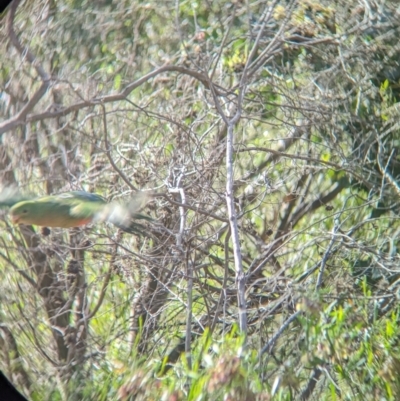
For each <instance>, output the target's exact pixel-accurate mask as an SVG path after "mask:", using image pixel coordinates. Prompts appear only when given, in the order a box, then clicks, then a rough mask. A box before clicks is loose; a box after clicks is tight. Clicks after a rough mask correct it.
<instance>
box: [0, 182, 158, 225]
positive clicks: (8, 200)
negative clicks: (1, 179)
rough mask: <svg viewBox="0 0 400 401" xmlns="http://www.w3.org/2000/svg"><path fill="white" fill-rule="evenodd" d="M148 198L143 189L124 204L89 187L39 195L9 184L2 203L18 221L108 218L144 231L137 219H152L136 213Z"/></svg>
mask: <svg viewBox="0 0 400 401" xmlns="http://www.w3.org/2000/svg"><path fill="white" fill-rule="evenodd" d="M144 199H145V195H144V194H143V193H142V192H140V193H139V194H138V195H137V196H136V197H135V198H134V199H132V200H131V201H130V202H129V203H127V204H125V205H121V204H119V203H117V202H111V203H107V201H106V200H105V199H104V198H103V197H102V196H100V195H97V194H93V193H89V192H85V191H71V192H65V193H61V194H58V195H51V196H44V197H39V198H35V197H29V196H24V195H21V194H20V193H19V192H18V191H17V190H16V189H13V188H12V189H10V188H6V189H4V190H2V192H1V195H0V207H9V208H10V212H9V214H10V219H11V221H12V222H13V223H14V224H27V225H36V226H42V227H61V228H71V227H79V226H83V225H86V224H88V223H92V222H94V223H95V222H104V221H107V222H109V223H112V224H114V225H115V226H117V227H118V228H120V229H121V230H123V231H125V232H128V233H142V232H143V230H144V229H145V227H144V226H143V225H141V224H139V223H137V222H136V221H134V220H138V219H147V220H150V218H149V217H148V216H144V215H141V214H138V213H136V212H137V210H138V209H139V208H140V207H141V206H142V204H143V201H144Z"/></svg>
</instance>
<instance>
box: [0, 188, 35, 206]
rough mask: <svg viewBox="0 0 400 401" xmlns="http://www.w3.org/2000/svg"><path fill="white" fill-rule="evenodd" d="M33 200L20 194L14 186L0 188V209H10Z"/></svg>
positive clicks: (31, 197)
mask: <svg viewBox="0 0 400 401" xmlns="http://www.w3.org/2000/svg"><path fill="white" fill-rule="evenodd" d="M33 198H34V197H33V196H29V195H23V194H21V193H20V192H19V190H18V188H16V187H14V186H10V187H4V188H0V208H5V207H12V206H14V205H15V204H16V203H18V202H22V201H25V200H31V199H33Z"/></svg>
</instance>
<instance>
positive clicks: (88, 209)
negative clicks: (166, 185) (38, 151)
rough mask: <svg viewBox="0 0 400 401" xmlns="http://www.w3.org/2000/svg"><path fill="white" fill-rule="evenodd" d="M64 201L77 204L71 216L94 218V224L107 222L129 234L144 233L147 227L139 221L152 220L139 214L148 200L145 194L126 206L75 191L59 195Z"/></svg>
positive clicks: (138, 195)
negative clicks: (138, 221)
mask: <svg viewBox="0 0 400 401" xmlns="http://www.w3.org/2000/svg"><path fill="white" fill-rule="evenodd" d="M59 196H61V197H63V199H64V201H66V200H67V201H68V202H71V205H72V204H73V203H75V202H76V206H74V207H71V209H70V214H71V216H73V217H74V218H81V219H86V218H93V222H104V221H107V222H109V223H111V224H113V225H115V226H116V227H118V228H120V229H121V230H123V231H125V232H128V233H139V234H140V233H143V232H144V230H145V227H144V226H143V225H142V224H139V223H137V222H136V220H139V219H146V220H151V218H150V217H148V216H145V215H142V214H139V213H137V211H138V210H139V209H140V208H141V207H142V206H143V204H144V202H145V199H146V198H147V197H146V195H145V194H144V193H143V192H139V193H138V194H136V195H135V197H134V198H132V199H131V200H130V201H129V202H128V203H126V204H120V203H118V202H115V201H114V202H111V203H107V202H106V200H105V199H104V198H103V197H101V196H100V195H97V194H91V193H87V192H83V191H74V192H69V193H66V194H61V195H59Z"/></svg>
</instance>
